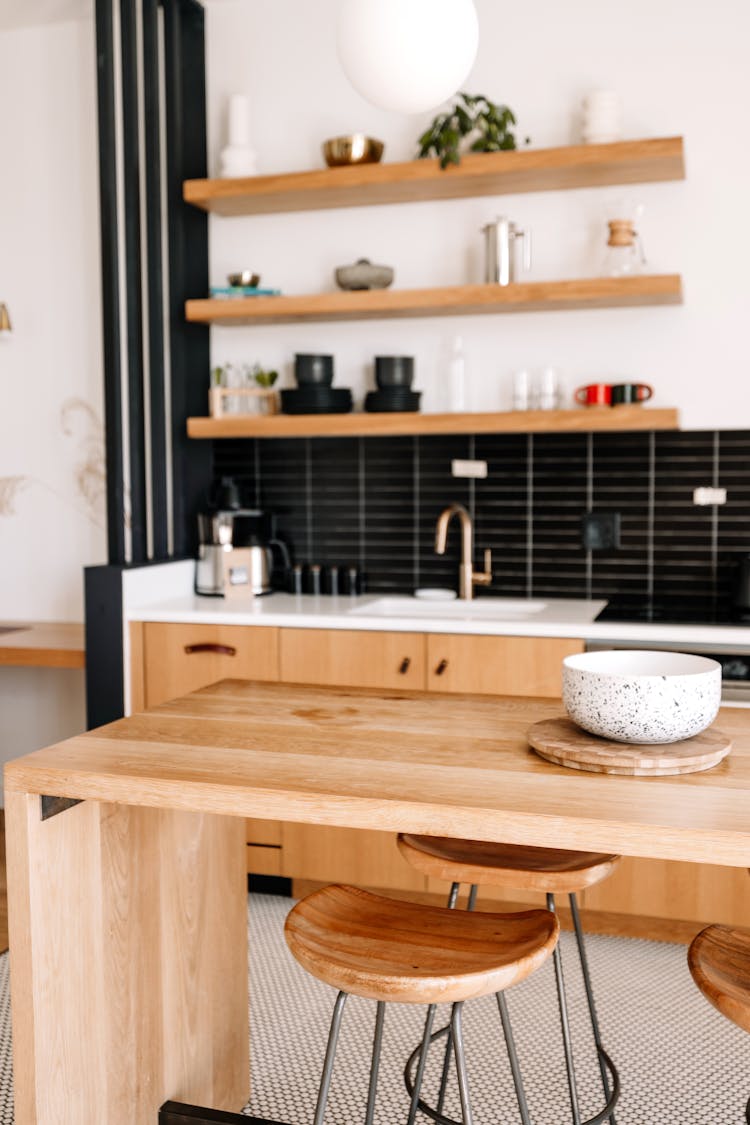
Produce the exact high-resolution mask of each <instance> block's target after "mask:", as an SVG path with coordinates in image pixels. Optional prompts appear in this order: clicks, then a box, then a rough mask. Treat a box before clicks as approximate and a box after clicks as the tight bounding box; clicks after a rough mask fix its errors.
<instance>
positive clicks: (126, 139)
mask: <svg viewBox="0 0 750 1125" xmlns="http://www.w3.org/2000/svg"><path fill="white" fill-rule="evenodd" d="M120 45H121V59H122V178H123V186H124V200H123V203H124V212H125V231H124V245H125V297H126V305H125V319H126V325H127V329H126V330H127V341H128V353H127V354H128V361H127V368H128V435H129V442H128V446H129V452H130V456H129V464H128V469H129V476H130V539H131V558H132V561H133V562H136V563H137V562H144V561H145V559H146V555H147V551H146V523H147V508H146V430H145V417H144V371H143V312H142V305H141V301H142V293H141V271H142V264H141V181H140V169H141V156H140V145H139V101H138V27H137V21H136V0H120Z"/></svg>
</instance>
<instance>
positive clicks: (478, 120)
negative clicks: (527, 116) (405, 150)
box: [418, 93, 529, 168]
mask: <svg viewBox="0 0 750 1125" xmlns="http://www.w3.org/2000/svg"><path fill="white" fill-rule="evenodd" d="M515 124H516V117H515V114H514V113H513V111H512V110H511V109H509V108H508V106H507V105H496V104H495V102H491V101H490V100H489V98H486V97H485V96H484V94H466V93H460V94H459V95H458V97H457V98H456V101H455V102H454V104H453V106H452V107H451V108H450V109H449V110H448V111H447V112H446V113H439V114H438V115H437V117H435V118H434V120H433V122H432V124H431V125H430V127H429V129H427V130H426V131H425V132H424V133H423V134H422V136H421V137H420V138H419V141H418V144H419V154H418V155H419V158H420V159H422V158H423V157H427V156H437V157H438V158H439V160H440V167H441V168H447V167H448V165H449V164H459V163H460V162H461V151H460V150H461V144H462V142H464V141H466V140H467V139H468V140H469V144H468V149H469V151H470V152H506V151H509V150H511V149H514V148H517V147H518V146H517V144H516V137H515V133H514V132H513V129H512V126H513V125H515ZM524 143H525V144H528V143H529V137H526V138H525V141H524Z"/></svg>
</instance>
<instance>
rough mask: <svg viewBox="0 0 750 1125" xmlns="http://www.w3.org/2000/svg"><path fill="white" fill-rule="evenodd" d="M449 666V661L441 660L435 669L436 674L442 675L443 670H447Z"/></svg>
mask: <svg viewBox="0 0 750 1125" xmlns="http://www.w3.org/2000/svg"><path fill="white" fill-rule="evenodd" d="M447 667H448V661H447V660H441V661H440V663H439V664H438V666H437V668H436V669H435V675H436V676H442V674H443V672H444V671H445V669H446V668H447Z"/></svg>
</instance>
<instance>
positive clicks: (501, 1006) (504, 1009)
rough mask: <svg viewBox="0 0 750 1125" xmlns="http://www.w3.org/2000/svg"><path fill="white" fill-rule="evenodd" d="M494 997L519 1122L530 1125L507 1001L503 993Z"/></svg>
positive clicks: (498, 993) (497, 993)
mask: <svg viewBox="0 0 750 1125" xmlns="http://www.w3.org/2000/svg"><path fill="white" fill-rule="evenodd" d="M495 996H496V997H497V1006H498V1010H499V1012H500V1020H501V1022H502V1025H503V1035H504V1036H505V1046H506V1048H507V1050H508V1060H509V1062H510V1069H511V1073H512V1075H513V1085H514V1086H515V1088H516V1100H517V1101H518V1109H519V1111H520V1114H521V1121H522V1122H523V1125H531V1118H530V1117H529V1106H528V1103H527V1101H526V1091H525V1090H524V1088H523V1078H522V1077H521V1067H520V1066H519V1063H518V1054H517V1052H516V1041H515V1039H514V1038H513V1029H512V1027H511V1024H510V1014H509V1012H508V1001H507V1000H506V999H505V993H504V992H496V993H495Z"/></svg>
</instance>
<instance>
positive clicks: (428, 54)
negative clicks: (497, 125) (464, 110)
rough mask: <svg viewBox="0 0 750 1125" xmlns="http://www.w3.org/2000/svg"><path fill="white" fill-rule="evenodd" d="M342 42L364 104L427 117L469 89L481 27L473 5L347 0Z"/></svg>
mask: <svg viewBox="0 0 750 1125" xmlns="http://www.w3.org/2000/svg"><path fill="white" fill-rule="evenodd" d="M337 38H338V52H339V59H340V61H341V65H342V67H343V68H344V71H345V73H346V76H347V78H348V79H349V81H350V82H351V84H352V86H354V88H355V90H357V91H358V92H359V93H360V94H361V95H362V97H363V98H366V99H367V101H368V102H371V103H372V104H373V105H375V106H378V107H379V108H380V109H391V110H398V111H400V112H401V113H424V112H425V111H426V110H429V109H434V108H435V107H436V106H438V105H440V104H441V102H444V101H446V99H448V98H450V97H452V96H453V95H454V94H455V93H456V91H457V90H458V89H459V88H460V87H461V85H462V84H463V82H464V80H465V78H466V77H467V75H468V73H469V71H470V70H471V68H472V66H473V63H474V59H475V57H476V53H477V46H478V44H479V23H478V20H477V13H476V8H475V7H474V2H473V0H342V3H341V6H340V8H339V20H338V37H337Z"/></svg>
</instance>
